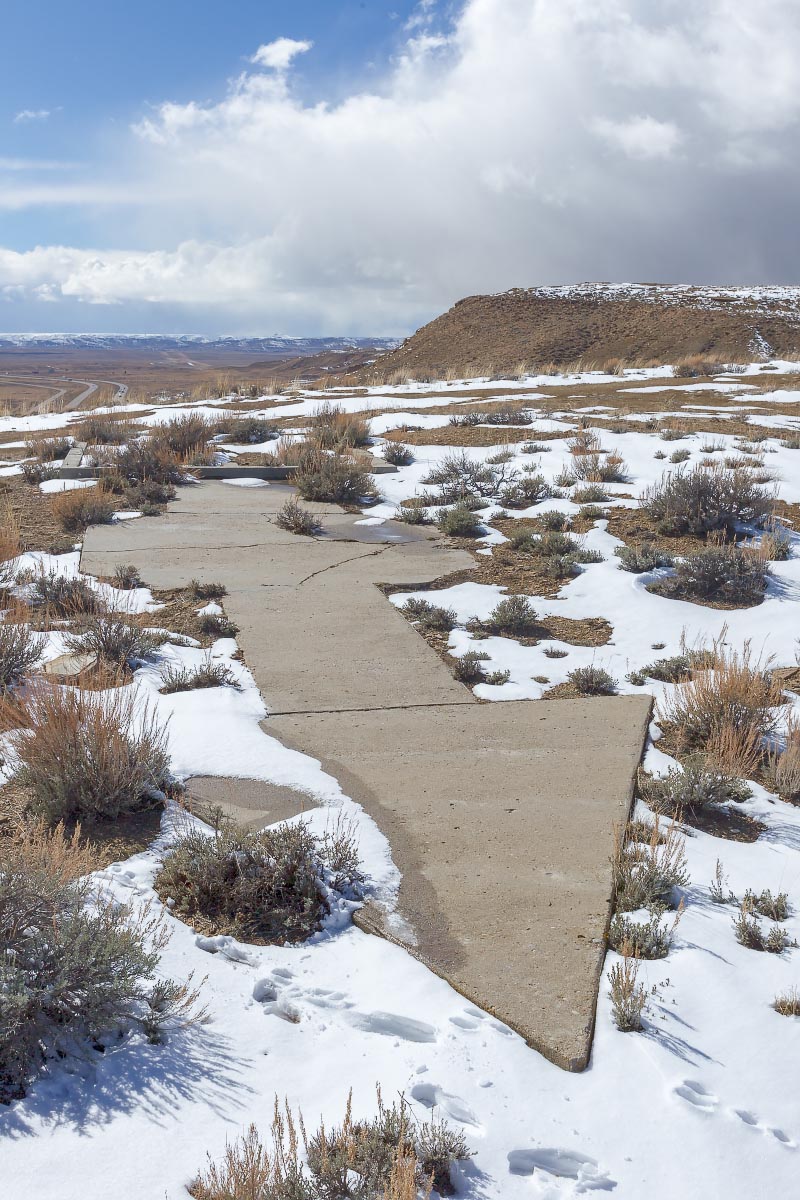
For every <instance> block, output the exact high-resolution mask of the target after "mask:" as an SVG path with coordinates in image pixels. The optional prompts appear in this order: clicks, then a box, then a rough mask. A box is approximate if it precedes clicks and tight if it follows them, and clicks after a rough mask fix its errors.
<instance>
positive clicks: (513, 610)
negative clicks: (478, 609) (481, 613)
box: [478, 596, 538, 637]
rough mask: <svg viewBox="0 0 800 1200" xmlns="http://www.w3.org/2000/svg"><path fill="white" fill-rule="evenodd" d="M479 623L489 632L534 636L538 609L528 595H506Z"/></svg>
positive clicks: (513, 635)
mask: <svg viewBox="0 0 800 1200" xmlns="http://www.w3.org/2000/svg"><path fill="white" fill-rule="evenodd" d="M478 624H481V625H482V628H484V629H486V630H487V631H488V632H489V633H496V634H508V635H510V636H512V637H525V636H532V635H533V634H534V632H535V630H536V629H537V628H538V626H537V621H536V611H535V609H534V607H533V605H532V604H531V602H530V600H529V599H528V597H527V596H506V597H505V598H504V599H503V600H500V601H499V603H498V604H497V605H496V606H495V607H494V608H493V609H492V611H491V612H490V613H489V616H488V617H487V618H486V620H485V621H483V622H478Z"/></svg>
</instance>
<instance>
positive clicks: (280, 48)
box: [249, 37, 313, 71]
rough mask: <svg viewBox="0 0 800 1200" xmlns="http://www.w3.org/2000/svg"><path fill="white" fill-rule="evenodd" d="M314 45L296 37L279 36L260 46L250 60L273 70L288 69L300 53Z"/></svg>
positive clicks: (258, 65)
mask: <svg viewBox="0 0 800 1200" xmlns="http://www.w3.org/2000/svg"><path fill="white" fill-rule="evenodd" d="M312 45H313V42H297V41H295V40H294V38H287V37H282V38H278V39H277V40H276V41H274V42H268V43H267V44H266V45H264V46H259V47H258V49H257V50H256V52H255V54H254V55H253V57H252V58H251V59H250V60H249V61H250V62H251V63H254V64H255V65H256V66H257V67H267V68H268V69H270V70H273V71H287V70H288V69H289V67H290V65H291V63H292V60H293V59H294V58H296V57H297V55H298V54H305V53H306V51H308V50H310V49H311V47H312Z"/></svg>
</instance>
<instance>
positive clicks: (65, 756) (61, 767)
mask: <svg viewBox="0 0 800 1200" xmlns="http://www.w3.org/2000/svg"><path fill="white" fill-rule="evenodd" d="M25 716H26V719H27V721H28V722H29V723H30V726H31V728H30V732H27V731H26V732H23V733H20V734H19V735H18V736H17V738H16V740H15V744H14V752H15V757H16V760H17V761H16V770H15V776H14V778H15V782H16V783H17V784H18V785H19V786H20V787H21V788H22V789H23V790H24V792H25V795H26V798H27V801H28V804H29V806H30V808H31V810H32V811H33V812H34V813H35V814H36V815H38V816H42V817H44V818H46V819H47V820H48V821H50V822H51V823H53V824H55V823H57V822H58V821H66V820H85V821H96V820H108V819H113V818H115V817H118V816H120V815H122V814H123V813H129V812H133V811H135V810H137V809H141V808H143V807H146V806H147V805H149V804H152V803H153V802H154V801H155V800H157V799H161V798H163V790H164V788H165V787H166V786H167V784H168V783H169V781H170V772H169V754H168V753H167V744H166V733H165V731H164V729H162V728H161V727H160V726H159V725H158V723H157V721H156V718H155V716H154V715H153V714H152V712H151V711H150V710H149V709H148V708H147V706H146V705H140V704H138V703H137V699H136V696H135V695H134V694H133V693H132V692H131V691H130V690H129V689H117V690H114V691H110V692H81V691H78V690H77V689H73V688H59V687H47V686H44V685H42V686H40V687H38V688H37V689H36V690H35V691H34V693H33V695H32V696H30V697H29V698H28V699H27V700H26V703H25Z"/></svg>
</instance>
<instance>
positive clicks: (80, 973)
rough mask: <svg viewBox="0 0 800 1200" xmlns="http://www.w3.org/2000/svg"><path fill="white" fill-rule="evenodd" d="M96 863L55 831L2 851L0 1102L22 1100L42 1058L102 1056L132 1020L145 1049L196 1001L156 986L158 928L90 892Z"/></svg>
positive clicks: (24, 837)
mask: <svg viewBox="0 0 800 1200" xmlns="http://www.w3.org/2000/svg"><path fill="white" fill-rule="evenodd" d="M96 865H97V864H96V863H95V862H94V861H93V860H92V859H91V856H90V854H89V853H88V852H87V851H86V849H85V847H84V846H83V845H82V844H81V842H80V831H79V830H77V831H76V832H75V834H73V836H72V837H71V838H67V837H65V836H64V832H63V827H62V826H58V828H57V829H55V830H54V831H53V832H51V833H48V832H46V831H45V830H43V829H42V827H41V826H38V827H33V828H29V829H27V830H25V831H24V832H23V833H22V834H21V835H19V836H18V837H16V838H15V839H13V840H10V839H8V838H6V839H4V840H3V842H2V845H0V944H2V946H3V951H4V953H3V957H2V960H0V991H2V996H3V1003H2V1004H0V1103H9V1102H10V1101H11V1100H14V1099H18V1098H19V1097H21V1096H24V1095H25V1092H26V1089H27V1086H28V1084H30V1083H31V1081H32V1080H33V1079H34V1078H35V1077H36V1075H37V1074H38V1073H39V1071H40V1070H41V1069H42V1067H43V1066H44V1065H45V1063H46V1062H47V1061H49V1060H57V1059H64V1058H66V1057H68V1056H70V1055H75V1054H78V1055H80V1054H81V1053H84V1054H85V1052H86V1051H88V1050H89V1049H90V1048H95V1049H98V1050H101V1051H102V1049H104V1046H105V1045H109V1044H112V1043H113V1042H114V1041H116V1040H117V1039H118V1038H119V1037H120V1036H121V1035H122V1034H123V1033H124V1032H125V1031H126V1030H127V1029H128V1028H129V1027H130V1025H131V1023H132V1022H135V1023H137V1024H138V1025H140V1027H141V1028H142V1029H143V1030H144V1032H145V1033H146V1034H147V1036H148V1038H149V1040H150V1041H152V1042H157V1041H160V1040H161V1030H162V1027H163V1026H164V1025H165V1024H167V1023H168V1021H169V1020H170V1019H171V1018H174V1017H180V1016H182V1017H184V1018H186V1017H188V1016H189V1012H190V1009H191V1007H192V1004H193V1002H194V999H195V994H190V992H189V990H188V989H187V988H186V987H181V986H180V985H178V984H176V983H175V982H174V981H172V980H164V979H162V980H160V981H158V982H153V979H154V975H155V971H156V968H157V966H158V962H159V956H160V951H161V950H162V949H163V947H164V945H165V943H166V936H165V935H164V932H163V927H162V926H160V925H159V923H158V922H157V921H154V920H153V919H151V918H148V917H147V916H146V915H145V916H139V917H135V916H134V915H133V913H132V912H131V910H130V909H129V908H128V907H126V906H124V905H118V904H114V903H111V902H110V901H107V900H103V899H102V898H98V897H95V896H94V895H93V893H92V889H91V886H90V882H89V881H88V880H87V879H82V878H81V876H84V875H85V874H86V873H87V871H90V870H92V869H93V868H94V867H95V866H96Z"/></svg>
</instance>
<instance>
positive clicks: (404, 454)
mask: <svg viewBox="0 0 800 1200" xmlns="http://www.w3.org/2000/svg"><path fill="white" fill-rule="evenodd" d="M383 457H384V459H385V461H386V462H387V463H391V464H392V466H395V467H407V466H408V464H409V463H412V462H413V461H414V455H413V454H412V452H411V450H410V449H409V447H408V446H404V445H403V444H402V442H386V444H385V445H384V447H383Z"/></svg>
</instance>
